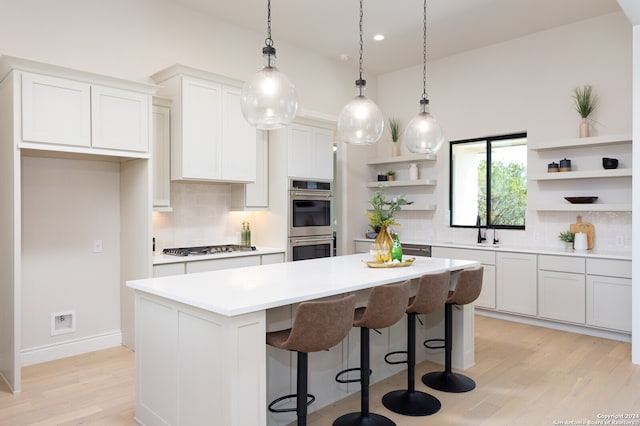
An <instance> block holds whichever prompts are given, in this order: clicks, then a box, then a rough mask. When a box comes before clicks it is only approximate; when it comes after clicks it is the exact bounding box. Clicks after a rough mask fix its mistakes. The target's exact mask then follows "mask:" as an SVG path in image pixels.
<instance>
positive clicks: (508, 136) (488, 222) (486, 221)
mask: <svg viewBox="0 0 640 426" xmlns="http://www.w3.org/2000/svg"><path fill="white" fill-rule="evenodd" d="M522 138H525V139H526V138H527V132H520V133H510V134H506V135H497V136H487V137H483V138H473V139H463V140H457V141H450V142H449V226H450V227H451V228H477V226H476V225H454V224H453V171H454V170H453V147H454V146H455V145H459V144H463V143H471V142H482V141H485V142H486V144H487V146H486V150H487V206H486V211H487V217H485V218H482V217H481V218H480V223H481V225H480V228H485V229H489V228H494V229H516V230H525V229H526V225H527V224H526V217H525V223H524V225H494V224H492V223H491V167H490V165H491V143H492V142H494V141H501V140H506V139H522ZM482 223H484V225H482Z"/></svg>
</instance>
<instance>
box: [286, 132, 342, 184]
mask: <svg viewBox="0 0 640 426" xmlns="http://www.w3.org/2000/svg"><path fill="white" fill-rule="evenodd" d="M287 132H288V138H287V140H288V143H287V147H288V151H289V155H288V157H287V159H288V164H287V166H288V167H287V169H288V171H289V173H288V174H289V177H295V178H303V179H328V180H332V179H333V130H331V129H328V128H324V127H316V126H311V125H306V124H297V123H296V124H292V125H290V126H289V127H288V128H287Z"/></svg>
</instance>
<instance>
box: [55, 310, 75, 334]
mask: <svg viewBox="0 0 640 426" xmlns="http://www.w3.org/2000/svg"><path fill="white" fill-rule="evenodd" d="M74 331H76V311H75V309H72V310H69V311H64V312H54V313H52V314H51V335H52V336H57V335H58V334H65V333H72V332H74Z"/></svg>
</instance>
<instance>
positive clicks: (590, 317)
mask: <svg viewBox="0 0 640 426" xmlns="http://www.w3.org/2000/svg"><path fill="white" fill-rule="evenodd" d="M587 324H589V325H594V326H597V327H606V328H611V329H614V330H620V331H626V332H628V333H630V332H631V279H630V278H615V277H599V276H593V275H587Z"/></svg>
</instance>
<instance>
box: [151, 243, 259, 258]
mask: <svg viewBox="0 0 640 426" xmlns="http://www.w3.org/2000/svg"><path fill="white" fill-rule="evenodd" d="M255 249H256V248H255V246H241V245H239V244H223V245H219V246H199V247H181V248H166V249H164V250H162V253H164V254H170V255H172V256H198V255H203V254H218V253H232V252H236V251H252V250H255Z"/></svg>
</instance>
